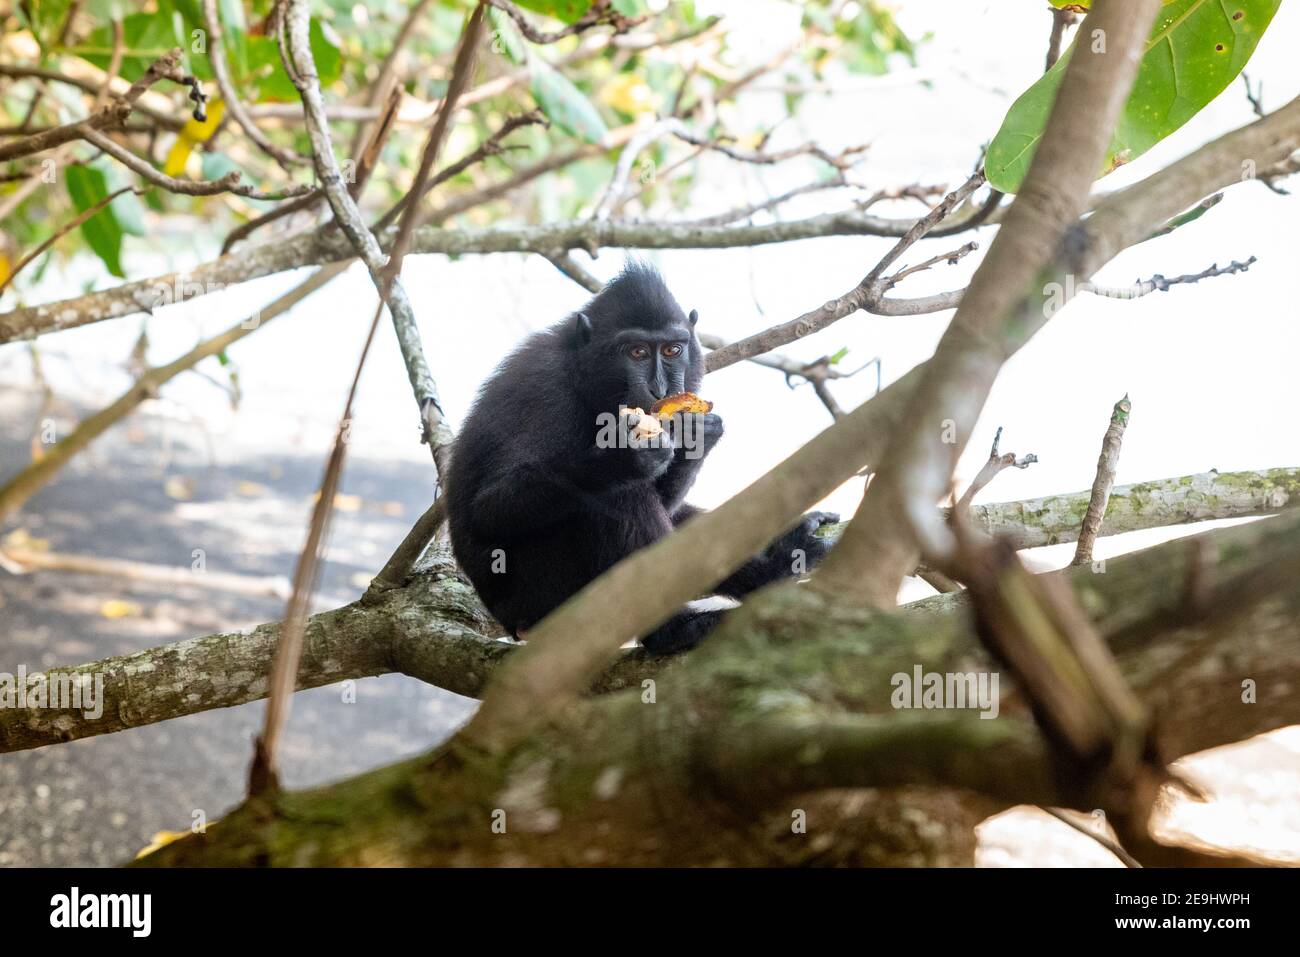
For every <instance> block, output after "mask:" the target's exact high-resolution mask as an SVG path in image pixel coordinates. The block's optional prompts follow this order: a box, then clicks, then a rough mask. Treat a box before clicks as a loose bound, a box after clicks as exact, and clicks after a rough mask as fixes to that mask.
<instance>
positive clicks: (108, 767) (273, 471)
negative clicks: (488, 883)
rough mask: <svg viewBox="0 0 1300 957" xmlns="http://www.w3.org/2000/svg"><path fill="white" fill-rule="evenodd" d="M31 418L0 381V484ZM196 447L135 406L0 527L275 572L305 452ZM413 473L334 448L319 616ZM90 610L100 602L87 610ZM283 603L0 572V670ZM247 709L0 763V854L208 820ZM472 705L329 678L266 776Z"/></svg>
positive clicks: (139, 557) (374, 554)
mask: <svg viewBox="0 0 1300 957" xmlns="http://www.w3.org/2000/svg"><path fill="white" fill-rule="evenodd" d="M35 414H36V408H35V404H34V403H33V402H32V401H31V398H30V393H22V392H19V391H16V390H12V389H4V388H0V482H3V481H4V480H6V479H8V478H9V477H10V476H12V475H13V474H14V473H15V472H17V471H19V470H20V469H21V468H22V467H23V466H24V465H25V464H26V463H27V462H28V460H29V455H30V446H29V443H30V439H31V435H32V423H33V421H34V419H35ZM61 422H62V420H61ZM181 431H184V432H186V433H187V434H185V435H178V432H181ZM217 444H218V446H219V445H220V443H217ZM209 455H210V453H209V450H208V448H207V442H206V441H205V440H204V438H203V437H202V435H201V433H197V432H193V430H178V428H177V427H176V423H175V422H165V421H163V420H160V419H157V418H154V417H151V416H150V415H149V414H148V413H147V412H145V413H139V414H137V415H135V416H134V417H132V418H131V419H130V420H129V421H128V422H127V423H124V424H120V425H118V426H117V427H116V428H114V429H113V430H112V431H111V432H110V433H109V434H108V435H106V436H103V437H101V438H100V439H99V440H98V441H97V442H96V443H94V444H93V445H92V446H91V447H90V448H89V449H88V450H85V451H83V452H82V454H81V455H79V456H78V457H77V458H75V459H74V460H73V461H72V462H71V463H70V464H69V465H68V466H67V467H65V469H64V470H63V471H62V472H61V473H60V474H59V475H58V476H57V477H56V478H55V480H54V481H53V482H52V483H51V484H50V485H48V486H46V488H45V489H43V490H42V491H41V492H40V493H38V494H37V495H36V496H35V497H34V498H33V499H32V500H31V501H30V502H29V503H28V504H27V505H26V506H25V507H24V508H23V509H22V511H21V512H20V513H19V514H18V515H17V516H16V517H14V518H12V519H10V521H9V522H8V523H6V524H5V525H4V526H3V527H2V528H0V536H3V535H6V534H11V533H13V531H14V530H15V529H22V530H24V531H25V532H26V533H27V534H28V535H30V536H31V537H32V538H34V539H40V540H44V541H45V542H47V543H48V547H49V550H50V551H53V552H61V553H69V554H79V555H95V556H100V557H105V558H119V559H131V560H135V561H141V562H149V563H153V564H159V565H172V566H178V567H181V568H188V567H190V564H191V562H192V558H191V556H192V554H193V550H194V549H196V548H201V549H203V550H204V552H205V553H206V562H207V568H208V569H209V570H210V571H222V572H236V573H239V574H243V575H255V576H263V575H266V576H270V575H281V576H286V577H287V576H289V575H291V574H292V571H293V565H294V563H295V561H296V559H297V556H298V551H299V549H300V548H301V545H302V539H303V535H304V533H305V527H306V521H307V518H308V515H309V510H310V508H311V499H312V496H313V494H314V492H315V490H316V488H317V485H318V483H319V479H320V470H321V467H322V461H323V458H324V456H323V454H321V455H308V454H303V455H301V456H296V457H295V456H288V455H285V456H270V457H262V458H259V459H257V460H256V461H240V462H234V463H229V464H227V463H226V462H224V461H221V462H219V463H214V462H213V461H212V460H211V459H210V457H209ZM218 464H219V467H218ZM432 472H433V470H432V466H431V465H428V466H424V467H423V468H421V467H420V466H419V465H417V464H415V463H404V462H399V463H392V462H382V463H379V462H374V461H367V460H365V459H360V458H351V457H350V458H349V460H348V463H347V467H346V472H345V475H344V478H343V484H342V494H343V495H344V496H347V498H344V499H342V500H341V504H342V506H343V508H342V510H341V511H339V512H336V515H335V520H334V527H333V532H332V536H331V550H330V553H329V559H330V560H329V562H328V563H327V564H326V566H325V568H324V572H323V575H322V577H321V584H320V588H319V589H318V592H317V597H318V602H317V606H318V608H327V607H336V606H337V605H339V604H342V603H345V602H347V601H350V600H352V599H354V598H356V597H357V596H358V595H359V594H360V592H361V590H362V589H363V588H364V582H365V580H366V579H368V578H369V576H370V575H371V574H373V573H374V572H375V571H376V570H377V569H378V568H379V566H380V565H382V563H383V561H384V560H385V559H386V558H387V556H388V554H389V553H390V551H391V550H392V548H393V547H394V546H395V545H396V544H397V542H398V541H400V540H401V537H402V536H403V535H404V534H405V532H406V530H407V528H408V527H409V525H410V523H411V522H413V521H414V520H415V518H416V517H417V516H418V515H419V514H420V512H421V511H423V509H424V508H425V507H426V506H427V505H428V497H429V484H430V482H431V479H432ZM196 577H197V576H196ZM106 602H115V603H118V604H117V605H116V607H115V606H109V607H108V608H107V609H106V608H105V603H106ZM122 603H125V604H122ZM106 610H107V611H108V613H109V615H112V614H115V613H118V612H121V611H124V610H125V611H126V612H127V613H126V614H124V615H122V616H121V617H108V615H106V614H105V611H106ZM282 612H283V601H282V600H280V599H278V598H273V597H268V598H258V597H250V596H246V595H241V594H231V593H229V592H225V591H218V590H216V589H213V588H209V587H202V586H197V585H196V586H184V587H174V586H159V585H156V584H148V583H143V582H135V581H128V580H126V579H124V578H119V577H107V576H92V575H83V574H74V573H69V572H63V571H40V572H33V573H31V574H27V575H22V576H16V575H11V574H9V573H7V572H5V571H2V570H0V671H5V672H10V673H14V672H16V670H17V668H18V666H19V665H20V664H24V665H26V666H27V668H28V670H29V671H30V670H36V669H39V668H48V667H50V666H53V665H67V664H78V663H82V662H86V661H92V660H95V659H98V658H103V657H106V656H109V655H117V654H123V653H128V652H133V651H138V650H141V649H144V648H148V647H152V646H154V645H159V644H165V643H168V642H171V641H176V640H179V639H182V638H188V637H193V636H197V635H202V634H208V633H212V632H216V631H222V630H230V629H233V628H248V627H252V626H253V625H256V624H258V623H260V622H263V621H270V620H275V619H278V618H280V617H281V616H282ZM263 707H264V705H263V704H262V703H261V702H255V703H252V704H248V705H243V706H240V707H238V708H232V709H228V710H223V711H211V712H207V713H204V714H197V715H192V716H190V717H186V718H181V719H178V720H175V721H168V722H164V723H162V724H157V725H151V726H148V727H143V728H139V729H135V730H131V731H127V732H123V733H120V734H115V735H107V736H104V737H99V738H91V739H87V740H82V741H76V742H72V743H70V744H66V745H61V746H56V747H49V748H42V749H38V750H35V751H27V752H21V753H17V754H0V865H8V866H14V865H46V866H48V865H71V864H80V865H90V864H94V865H111V864H118V863H121V862H123V861H126V860H129V859H130V858H131V857H132V856H133V855H134V854H135V853H136V852H137V851H138V850H139V849H140V848H142V847H144V846H145V845H147V844H148V843H149V842H150V840H151V839H152V836H153V835H154V833H155V832H157V831H161V830H175V831H179V830H188V829H189V826H190V823H191V821H192V820H193V819H194V814H195V812H196V811H200V810H201V811H202V812H203V814H204V815H205V816H206V818H207V820H208V821H214V820H217V819H219V818H220V817H221V815H222V814H223V813H225V812H226V810H227V809H229V808H230V807H231V806H232V805H233V804H234V803H236V802H237V801H239V800H240V798H241V796H242V793H243V789H244V782H245V775H246V771H247V766H248V760H249V756H250V753H251V742H252V738H253V735H254V734H255V733H256V732H257V730H258V729H259V728H260V724H261V721H262V716H263ZM472 707H473V702H471V701H469V700H468V699H464V698H460V697H457V696H455V695H452V694H449V693H447V692H444V691H440V690H438V689H436V688H432V687H430V686H428V685H425V684H423V683H422V682H419V681H415V680H413V679H409V678H404V677H401V676H396V675H389V676H384V677H381V678H367V679H364V680H362V681H359V682H358V683H357V687H356V701H355V703H351V704H349V703H344V701H343V700H342V695H341V694H340V690H339V688H338V687H337V686H333V687H328V688H319V689H315V690H313V691H307V692H302V693H300V694H298V695H297V696H295V698H294V703H293V712H292V717H291V719H290V725H289V732H288V734H287V735H286V738H285V741H284V745H283V748H282V778H283V780H284V781H285V783H286V784H287V785H289V786H291V787H302V786H306V785H312V784H317V783H321V782H324V781H329V780H333V779H336V778H341V777H346V776H348V775H351V774H355V773H357V772H359V771H362V770H365V769H367V768H371V767H374V766H376V765H379V764H384V763H388V762H391V761H394V760H396V759H398V758H400V757H403V756H406V755H409V754H413V753H416V752H419V751H422V750H426V749H427V748H429V747H430V746H431V745H433V744H435V743H436V742H437V741H439V740H441V739H442V738H444V737H445V736H446V735H447V734H448V733H449V732H450V731H451V730H452V729H453V728H454V727H455V726H456V725H458V724H459V723H460V722H462V721H464V720H465V719H466V718H467V717H468V716H469V714H470V711H471V709H472Z"/></svg>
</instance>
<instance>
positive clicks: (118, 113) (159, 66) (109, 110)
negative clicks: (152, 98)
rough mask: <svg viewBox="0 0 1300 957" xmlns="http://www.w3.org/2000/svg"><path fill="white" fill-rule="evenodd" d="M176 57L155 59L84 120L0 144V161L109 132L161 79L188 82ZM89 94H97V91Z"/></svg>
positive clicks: (175, 52)
mask: <svg viewBox="0 0 1300 957" xmlns="http://www.w3.org/2000/svg"><path fill="white" fill-rule="evenodd" d="M180 56H181V51H180V50H171V51H170V52H168V53H166V54H164V55H163V56H161V57H159V58H158V59H157V60H155V61H154V62H153V63H152V64H150V66H149V68H148V69H147V70H146V71H145V72H144V74H143V75H142V76H141V77H140V78H139V79H138V80H136V81H135V82H134V83H132V84H131V86H130V87H128V89H127V91H126V92H125V93H123V94H122V95H121V96H120V97H118V98H116V99H115V100H114V101H113V102H111V103H108V104H106V105H105V106H103V107H101V108H99V109H98V110H96V111H95V112H94V113H92V114H91V115H90V116H88V117H86V118H85V119H84V120H78V121H77V122H75V123H67V124H64V125H63V126H56V127H53V128H52V129H49V130H46V131H45V132H43V133H37V134H35V135H34V136H29V137H27V138H26V139H21V140H16V141H14V142H13V143H6V144H4V145H0V162H5V161H8V160H14V159H19V158H20V157H23V156H30V155H32V154H33V153H41V152H44V151H45V150H48V149H51V148H53V147H56V146H62V145H63V144H64V143H71V142H72V141H73V140H79V139H87V138H88V134H90V133H94V132H95V131H97V130H102V129H112V128H114V127H116V126H119V125H121V124H122V123H124V122H126V118H127V117H128V116H130V115H131V111H132V110H133V109H134V108H135V103H136V101H137V100H138V99H140V96H141V95H142V94H143V93H144V91H145V90H147V89H149V87H151V86H153V85H154V84H155V83H157V82H159V81H160V80H163V79H170V80H173V81H174V82H177V83H184V82H186V81H187V80H188V79H189V78H188V77H183V76H182V75H181V74H180V71H179V69H178V64H179V63H180ZM111 80H112V77H111V76H110V77H109V82H111ZM93 92H95V93H96V95H98V93H99V90H98V88H96V89H95V90H94V91H93Z"/></svg>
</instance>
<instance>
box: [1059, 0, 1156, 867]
mask: <svg viewBox="0 0 1300 957" xmlns="http://www.w3.org/2000/svg"><path fill="white" fill-rule="evenodd" d="M1058 12H1059V11H1058ZM1041 810H1043V811H1045V812H1047V813H1048V814H1050V815H1051V816H1052V817H1054V818H1056V819H1057V820H1058V821H1060V822H1061V823H1062V824H1068V825H1069V826H1070V827H1072V828H1074V829H1075V830H1076V831H1078V832H1079V833H1080V834H1084V835H1087V836H1088V837H1090V838H1092V839H1093V840H1094V841H1096V842H1097V843H1098V844H1100V845H1101V846H1102V847H1104V848H1105V849H1106V850H1108V851H1110V852H1111V853H1112V854H1114V855H1115V856H1116V857H1118V858H1119V859H1120V861H1121V862H1123V864H1124V866H1125V867H1141V866H1142V865H1141V864H1139V863H1138V861H1137V858H1135V857H1134V856H1133V855H1132V854H1130V853H1129V852H1128V851H1126V850H1124V848H1123V847H1121V846H1120V844H1119V842H1118V841H1113V840H1111V839H1110V838H1109V837H1107V836H1106V835H1105V834H1102V833H1100V832H1098V831H1097V830H1095V829H1094V828H1092V827H1090V826H1089V825H1087V824H1084V823H1083V822H1082V821H1077V820H1075V818H1074V816H1073V815H1072V814H1070V813H1069V812H1067V811H1064V810H1062V809H1061V808H1059V807H1045V808H1041Z"/></svg>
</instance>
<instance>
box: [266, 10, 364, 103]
mask: <svg viewBox="0 0 1300 957" xmlns="http://www.w3.org/2000/svg"><path fill="white" fill-rule="evenodd" d="M310 36H311V53H312V56H313V57H314V58H315V60H316V72H317V74H318V75H319V76H320V81H321V85H322V86H329V85H330V84H331V83H333V82H334V81H335V80H337V79H338V78H339V73H340V72H341V70H342V67H343V57H342V55H341V54H340V53H339V48H338V47H337V46H335V45H334V44H333V43H332V42H330V40H329V38H328V37H327V36H326V35H325V31H324V30H322V29H321V25H320V23H318V22H317V21H315V20H313V21H312V22H311V30H310ZM246 40H247V49H248V74H249V76H248V78H249V80H251V81H252V82H255V83H256V84H257V94H258V99H259V100H279V101H282V102H283V101H289V102H293V101H296V100H297V99H298V89H297V87H295V86H294V85H293V80H291V79H289V74H288V73H286V72H285V71H284V64H283V63H282V62H281V60H280V47H279V45H278V44H277V43H276V41H275V40H273V39H272V38H271V37H257V36H250V37H247V38H246Z"/></svg>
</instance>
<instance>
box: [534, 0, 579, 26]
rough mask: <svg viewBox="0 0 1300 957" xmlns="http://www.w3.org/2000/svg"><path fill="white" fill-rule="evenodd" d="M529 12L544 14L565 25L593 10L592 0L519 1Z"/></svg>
mask: <svg viewBox="0 0 1300 957" xmlns="http://www.w3.org/2000/svg"><path fill="white" fill-rule="evenodd" d="M518 4H519V6H521V7H524V8H525V9H528V10H533V11H536V12H537V13H544V14H546V15H547V16H548V17H555V19H557V20H563V21H564V22H565V23H574V22H576V21H577V20H579V19H581V18H582V15H583V14H584V13H586V12H587V11H588V10H589V9H591V0H518Z"/></svg>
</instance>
